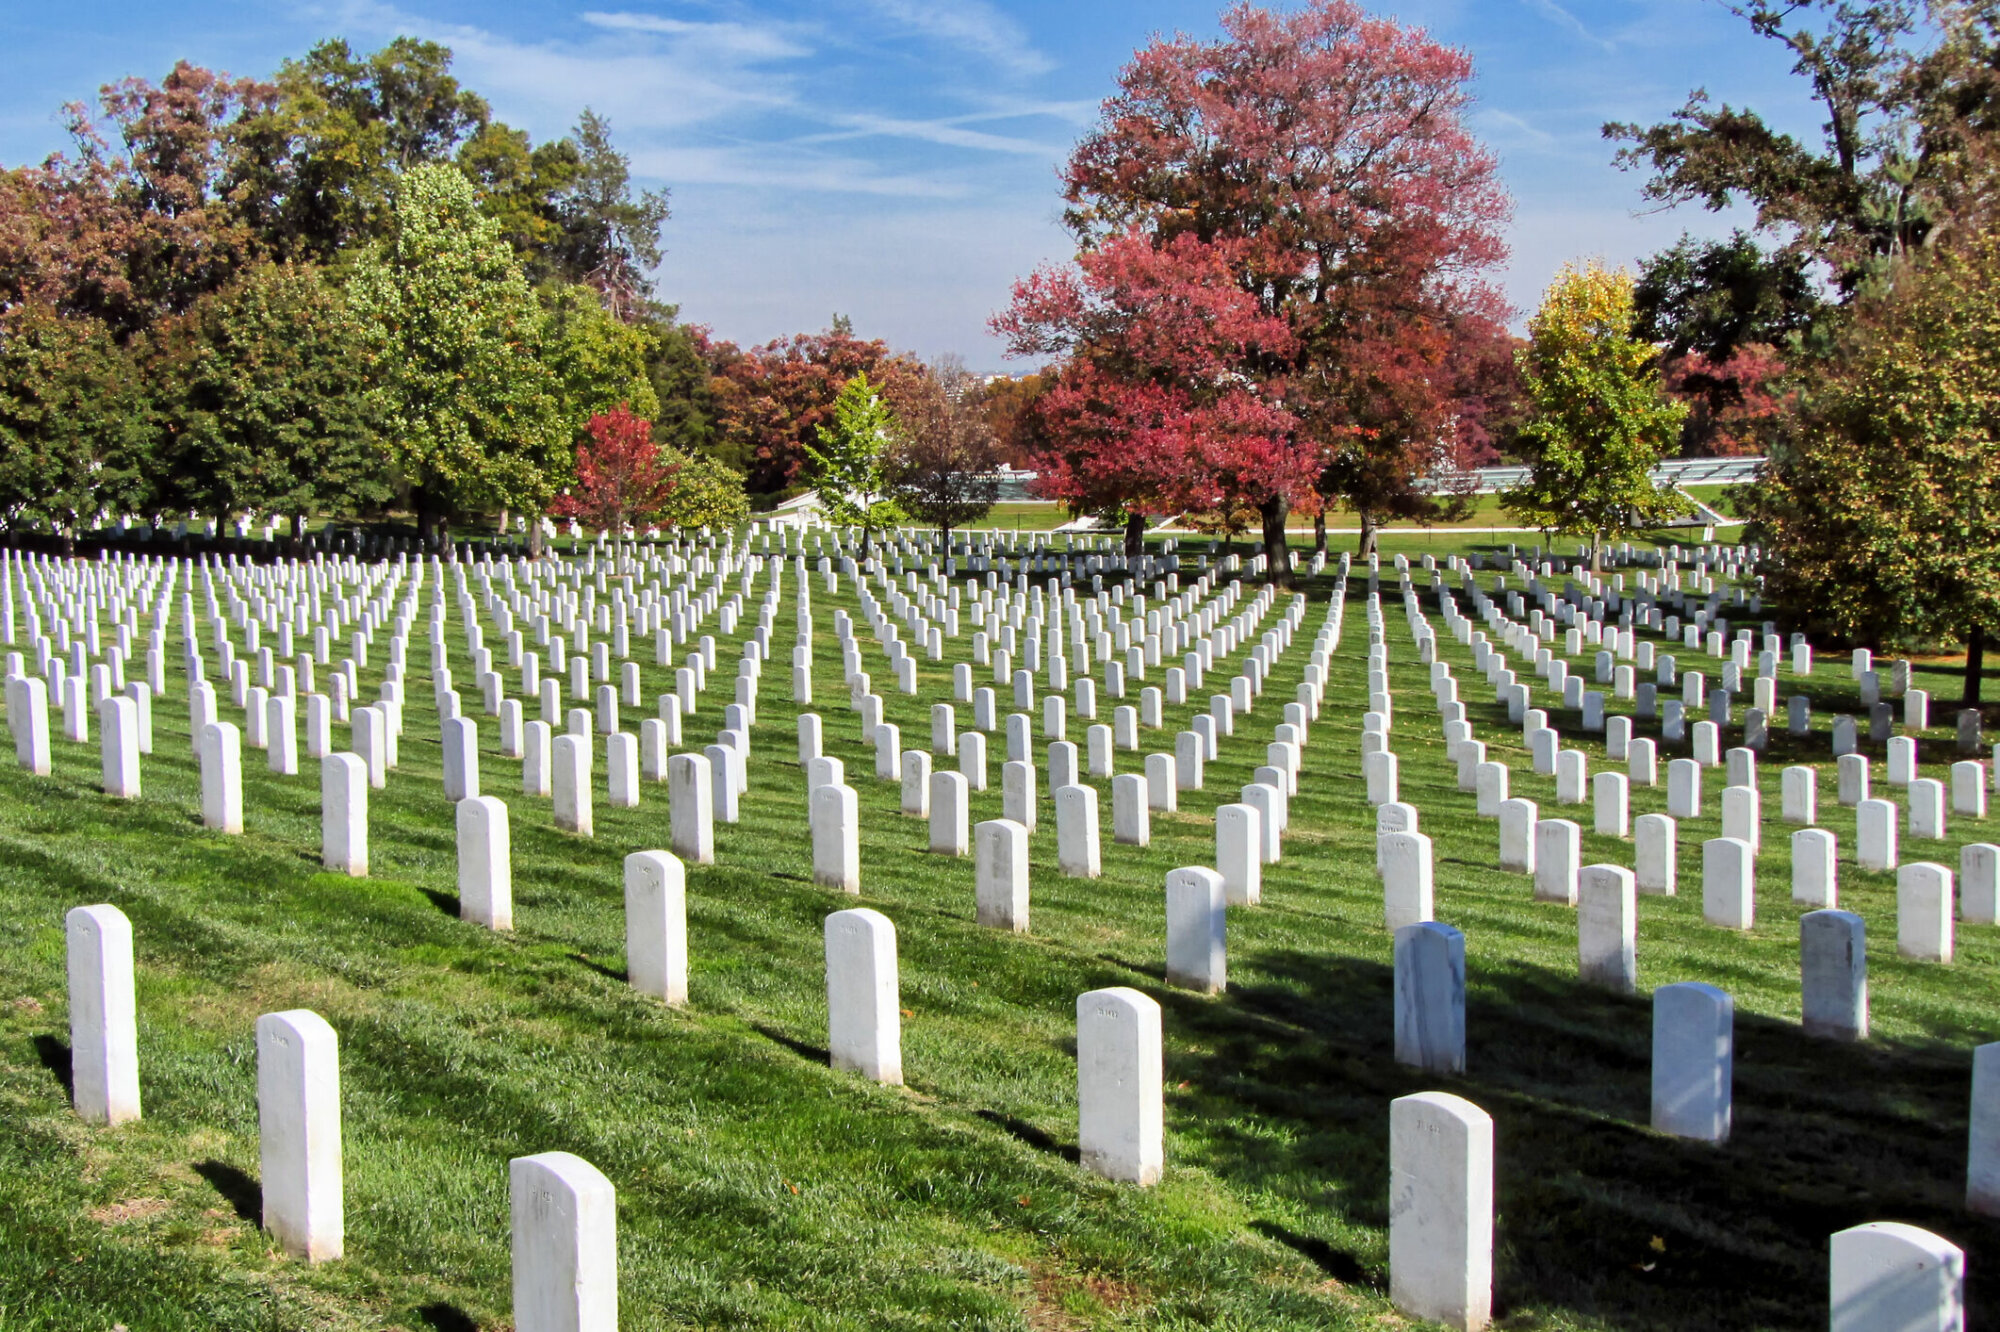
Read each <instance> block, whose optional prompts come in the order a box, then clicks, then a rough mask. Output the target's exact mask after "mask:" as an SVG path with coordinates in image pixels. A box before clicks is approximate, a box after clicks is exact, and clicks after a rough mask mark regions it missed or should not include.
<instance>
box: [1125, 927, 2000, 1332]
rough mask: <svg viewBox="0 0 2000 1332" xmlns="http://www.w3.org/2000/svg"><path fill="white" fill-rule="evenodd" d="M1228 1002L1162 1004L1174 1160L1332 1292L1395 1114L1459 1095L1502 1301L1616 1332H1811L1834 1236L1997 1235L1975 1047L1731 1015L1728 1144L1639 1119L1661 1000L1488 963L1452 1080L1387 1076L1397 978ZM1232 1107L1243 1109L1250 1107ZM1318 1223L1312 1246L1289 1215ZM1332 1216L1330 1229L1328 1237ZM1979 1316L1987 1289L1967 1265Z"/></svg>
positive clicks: (1371, 1209) (1979, 1241) (1283, 985)
mask: <svg viewBox="0 0 2000 1332" xmlns="http://www.w3.org/2000/svg"><path fill="white" fill-rule="evenodd" d="M1258 965H1259V968H1260V971H1261V973H1262V975H1261V976H1260V977H1259V979H1258V980H1257V981H1255V982H1254V983H1252V984H1249V985H1244V986H1237V987H1233V988H1232V989H1231V991H1230V993H1229V1000H1230V1001H1229V1002H1226V1003H1214V1002H1206V1001H1202V1000H1199V999H1197V998H1194V997H1192V996H1181V995H1178V994H1173V993H1168V994H1166V995H1163V996H1162V998H1163V1002H1165V1003H1166V1004H1167V1005H1168V1006H1169V1007H1170V1008H1172V1009H1173V1017H1172V1018H1171V1020H1170V1026H1171V1028H1172V1029H1173V1030H1175V1031H1176V1032H1178V1033H1180V1034H1181V1035H1183V1036H1184V1037H1185V1038H1186V1041H1187V1044H1188V1046H1189V1047H1191V1049H1189V1050H1188V1051H1187V1052H1185V1053H1173V1052H1171V1051H1170V1053H1169V1056H1168V1068H1167V1079H1168V1083H1169V1085H1170V1086H1171V1085H1173V1084H1175V1083H1176V1082H1177V1081H1181V1082H1183V1083H1184V1086H1185V1090H1184V1092H1183V1094H1182V1095H1181V1096H1180V1097H1178V1098H1176V1100H1175V1102H1174V1105H1173V1108H1172V1110H1171V1112H1170V1113H1171V1115H1172V1117H1173V1119H1174V1122H1175V1126H1176V1131H1177V1134H1178V1136H1179V1137H1180V1139H1181V1141H1182V1143H1183V1150H1184V1153H1185V1155H1186V1156H1187V1157H1189V1158H1191V1159H1192V1161H1193V1162H1195V1163H1198V1164H1200V1165H1202V1166H1204V1167H1206V1168H1208V1169H1211V1170H1213V1171H1215V1172H1216V1173H1217V1174H1218V1175H1220V1176H1222V1177H1224V1178H1225V1179H1229V1180H1231V1181H1232V1182H1233V1183H1235V1184H1238V1185H1241V1186H1243V1187H1245V1188H1248V1189H1251V1190H1255V1191H1258V1192H1263V1193H1266V1194H1275V1195H1278V1196H1280V1197H1289V1198H1291V1199H1292V1200H1293V1201H1294V1202H1295V1203H1296V1204H1297V1207H1298V1211H1295V1212H1293V1213H1291V1215H1289V1216H1287V1217H1284V1218H1281V1219H1271V1218H1261V1219H1259V1220H1258V1221H1256V1222H1254V1223H1253V1225H1254V1226H1255V1228H1256V1229H1257V1230H1258V1231H1259V1232H1260V1233H1262V1234H1265V1235H1266V1236H1268V1237H1270V1238H1272V1239H1274V1240H1277V1241H1278V1242H1279V1243H1282V1244H1285V1245H1286V1246H1287V1247H1289V1248H1291V1249H1293V1250H1295V1251H1296V1252H1299V1253H1300V1254H1302V1255H1304V1256H1305V1257H1307V1258H1309V1259H1310V1260H1312V1261H1313V1262H1314V1263H1315V1264H1317V1265H1318V1266H1320V1267H1321V1269H1322V1270H1324V1271H1326V1272H1327V1274H1328V1275H1330V1276H1332V1277H1334V1278H1336V1279H1338V1280H1341V1281H1367V1282H1369V1283H1370V1284H1379V1279H1380V1278H1379V1276H1371V1275H1370V1273H1371V1271H1372V1269H1373V1268H1374V1267H1375V1266H1379V1264H1380V1261H1381V1260H1380V1258H1379V1257H1370V1256H1368V1255H1358V1256H1357V1255H1355V1254H1352V1253H1350V1252H1348V1250H1347V1248H1346V1247H1344V1243H1345V1242H1344V1241H1343V1240H1342V1239H1341V1238H1340V1235H1339V1232H1344V1233H1345V1234H1348V1235H1351V1234H1352V1227H1354V1226H1368V1227H1385V1226H1386V1224H1387V1221H1388V1208H1387V1201H1388V1188H1389V1178H1388V1159H1387V1156H1388V1150H1387V1149H1388V1106H1389V1102H1390V1101H1391V1100H1392V1099H1394V1098H1395V1097H1398V1096H1404V1095H1409V1094H1411V1093H1414V1092H1419V1091H1450V1092H1453V1093H1456V1094H1458V1095H1462V1096H1464V1097H1466V1098H1467V1099H1469V1100H1471V1101H1472V1102H1474V1103H1475V1104H1477V1105H1479V1106H1480V1107H1481V1108H1482V1109H1484V1110H1485V1111H1486V1112H1487V1113H1488V1114H1490V1115H1492V1117H1493V1119H1494V1130H1495V1155H1496V1174H1497V1185H1496V1194H1495V1206H1496V1210H1497V1212H1498V1215H1499V1222H1498V1228H1497V1233H1496V1237H1495V1238H1496V1243H1497V1252H1496V1255H1495V1297H1496V1301H1497V1302H1498V1304H1499V1305H1500V1306H1501V1307H1504V1308H1508V1309H1510V1310H1513V1311H1516V1312H1520V1313H1524V1314H1526V1313H1530V1312H1531V1311H1536V1310H1540V1311H1544V1312H1546V1313H1551V1314H1553V1313H1558V1312H1568V1313H1571V1314H1575V1315H1581V1316H1584V1317H1587V1318H1592V1319H1598V1320H1602V1321H1603V1322H1605V1323H1607V1324H1610V1325H1614V1326H1617V1327H1620V1328H1646V1329H1654V1328H1658V1329H1669V1328H1672V1329H1680V1328H1687V1327H1696V1326H1700V1327H1711V1328H1728V1329H1738V1328H1740V1329H1749V1328H1770V1327H1787V1328H1791V1327H1797V1328H1806V1327H1823V1326H1824V1325H1825V1321H1826V1311H1825V1307H1824V1303H1823V1296H1822V1295H1821V1292H1823V1291H1824V1290H1825V1289H1826V1280H1827V1272H1826V1252H1827V1238H1828V1236H1829V1235H1831V1234H1832V1233H1833V1232H1835V1231H1837V1230H1842V1229H1845V1228H1846V1227H1849V1226H1853V1225H1857V1224H1860V1223H1862V1222H1867V1221H1884V1220H1895V1221H1905V1222H1909V1223H1912V1224H1915V1225H1919V1226H1922V1227H1924V1228H1926V1229H1929V1230H1933V1231H1936V1232H1937V1233H1938V1234H1940V1235H1943V1236H1944V1237H1946V1238H1947V1239H1949V1240H1951V1241H1952V1242H1953V1243H1955V1244H1958V1245H1960V1246H1961V1247H1964V1248H1968V1249H1971V1250H1973V1251H1975V1252H1990V1251H1992V1248H1993V1246H1994V1245H1996V1244H2000V1222H1995V1221H1992V1220H1989V1219H1986V1218H1980V1217H1973V1216H1969V1215H1967V1214H1966V1213H1965V1211H1964V1210H1963V1207H1962V1199H1963V1188H1964V1177H1965V1175H1964V1172H1965V1135H1966V1120H1967V1110H1968V1107H1967V1095H1968V1087H1969V1071H1970V1052H1969V1051H1968V1050H1966V1049H1963V1048H1960V1047H1957V1046H1952V1045H1946V1044H1943V1043H1936V1044H1915V1043H1898V1042H1886V1041H1871V1042H1867V1043H1864V1044H1861V1045H1845V1044H1840V1043H1836V1042H1828V1041H1818V1040H1812V1039H1809V1038H1807V1037H1806V1036H1805V1035H1804V1034H1803V1033H1802V1032H1800V1030H1799V1029H1798V1028H1797V1027H1796V1026H1794V1025H1792V1024H1790V1023H1786V1022H1780V1021H1776V1020H1772V1019H1767V1018H1760V1017H1754V1016H1746V1015H1742V1014H1739V1015H1738V1017H1737V1021H1736V1064H1735V1088H1734V1090H1735V1128H1734V1134H1733V1136H1732V1138H1731V1140H1730V1141H1729V1142H1728V1143H1727V1144H1726V1145H1724V1146H1722V1147H1714V1146H1710V1145H1707V1144H1702V1143H1694V1142H1688V1141H1684V1140H1680V1139H1675V1138H1669V1137H1665V1136H1663V1135H1660V1134H1657V1133H1655V1132H1653V1131H1652V1130H1651V1129H1650V1128H1649V1127H1648V1126H1647V1118H1648V1114H1649V1106H1650V1096H1651V1042H1652V1006H1651V1001H1650V999H1649V998H1648V997H1647V996H1644V995H1639V996H1629V995H1617V994H1611V993H1608V992H1604V991H1598V990H1593V989H1589V988H1586V987H1583V986H1580V985H1578V984H1576V983H1575V982H1574V981H1573V980H1571V979H1570V978H1569V977H1567V976H1562V975H1558V974H1555V973H1552V972H1549V971H1547V970H1544V969H1540V968H1535V967H1527V966H1515V967H1512V968H1476V969H1475V970H1474V973H1473V975H1472V976H1471V977H1470V982H1471V983H1470V985H1469V989H1468V995H1467V1013H1466V1029H1467V1036H1468V1040H1467V1052H1466V1053H1467V1068H1468V1070H1469V1071H1468V1073H1467V1074H1466V1075H1465V1076H1462V1077H1451V1076H1438V1075H1432V1074H1426V1073H1422V1072H1420V1071H1418V1070H1415V1069H1409V1068H1405V1067H1402V1066H1401V1065H1398V1064H1396V1063H1395V1062H1394V1061H1393V1058H1392V1052H1391V1043H1392V1034H1393V1008H1392V1002H1393V1001H1392V980H1393V977H1392V973H1391V969H1390V968H1389V967H1387V966H1384V965H1382V964H1380V963H1376V962H1363V961H1357V960H1354V959H1351V958H1341V957H1328V956H1317V955H1312V954H1306V953H1300V952H1281V953H1275V954H1271V955H1266V956H1262V957H1260V958H1259V959H1258ZM1245 1111H1248V1112H1249V1113H1248V1114H1246V1113H1245ZM1301 1214H1304V1215H1307V1216H1319V1217H1324V1218H1325V1220H1326V1224H1325V1226H1324V1227H1323V1229H1324V1231H1325V1233H1322V1234H1313V1233H1303V1232H1308V1231H1312V1230H1318V1229H1322V1227H1319V1226H1314V1225H1310V1224H1301V1223H1300V1222H1299V1220H1298V1217H1299V1215H1301ZM1343 1222H1344V1223H1345V1224H1344V1225H1343V1224H1342V1223H1343ZM1966 1288H1967V1301H1968V1307H1969V1310H1970V1312H1971V1316H1972V1319H1973V1320H1974V1321H1975V1322H1983V1321H1986V1318H1987V1317H1990V1316H1993V1315H1994V1313H1995V1312H1996V1311H2000V1273H1995V1272H1994V1271H1993V1269H1992V1268H1991V1266H1990V1265H1986V1266H1984V1267H1983V1268H1981V1267H1979V1266H1977V1265H1973V1264H1968V1270H1967V1282H1966Z"/></svg>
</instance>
